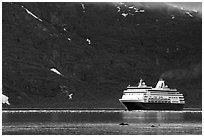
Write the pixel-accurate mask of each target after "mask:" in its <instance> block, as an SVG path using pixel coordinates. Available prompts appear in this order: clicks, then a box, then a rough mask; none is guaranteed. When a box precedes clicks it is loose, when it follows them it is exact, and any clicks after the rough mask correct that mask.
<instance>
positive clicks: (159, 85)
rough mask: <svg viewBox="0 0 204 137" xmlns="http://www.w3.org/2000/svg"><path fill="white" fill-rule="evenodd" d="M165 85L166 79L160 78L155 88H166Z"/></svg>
mask: <svg viewBox="0 0 204 137" xmlns="http://www.w3.org/2000/svg"><path fill="white" fill-rule="evenodd" d="M164 87H165V83H164V80H162V79H160V80H159V81H158V82H157V85H156V87H155V88H164Z"/></svg>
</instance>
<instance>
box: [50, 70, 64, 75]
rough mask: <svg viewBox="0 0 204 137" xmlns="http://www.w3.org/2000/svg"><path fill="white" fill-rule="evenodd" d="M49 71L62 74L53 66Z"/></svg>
mask: <svg viewBox="0 0 204 137" xmlns="http://www.w3.org/2000/svg"><path fill="white" fill-rule="evenodd" d="M50 71H52V72H54V73H56V74H58V75H61V76H63V75H62V74H61V73H60V72H59V71H58V70H57V69H55V68H51V69H50Z"/></svg>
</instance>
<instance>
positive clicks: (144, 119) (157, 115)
mask: <svg viewBox="0 0 204 137" xmlns="http://www.w3.org/2000/svg"><path fill="white" fill-rule="evenodd" d="M122 118H123V120H124V121H125V122H127V123H183V122H199V121H200V122H201V121H202V113H201V112H199V111H197V112H196V111H132V112H131V111H130V112H123V113H122Z"/></svg>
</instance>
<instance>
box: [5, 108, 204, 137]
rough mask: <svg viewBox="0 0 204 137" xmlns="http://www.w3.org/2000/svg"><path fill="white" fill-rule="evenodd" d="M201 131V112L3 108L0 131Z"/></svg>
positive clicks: (45, 132)
mask: <svg viewBox="0 0 204 137" xmlns="http://www.w3.org/2000/svg"><path fill="white" fill-rule="evenodd" d="M120 123H126V126H122V125H120ZM151 125H155V126H156V128H152V127H151ZM178 129H179V130H178ZM167 131H169V133H167ZM170 131H171V132H170ZM201 133H202V111H124V110H6V111H5V110H4V111H3V113H2V134H72V135H73V134H201Z"/></svg>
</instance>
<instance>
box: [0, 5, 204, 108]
mask: <svg viewBox="0 0 204 137" xmlns="http://www.w3.org/2000/svg"><path fill="white" fill-rule="evenodd" d="M140 78H142V79H144V80H145V81H146V84H148V85H152V86H155V85H156V83H157V80H158V79H159V78H164V79H165V80H166V83H167V85H168V86H169V87H171V88H177V89H178V90H179V92H181V93H183V94H184V96H185V99H186V106H185V107H198V106H201V104H202V18H201V16H200V13H199V12H197V11H194V10H192V11H191V10H185V9H181V8H178V7H173V6H170V5H168V4H162V3H161V6H159V7H158V6H153V5H152V4H151V3H88V2H87V3H80V2H78V3H70V2H69V3H43V2H40V3H36V2H34V3H30V2H29V3H20V2H19V3H10V2H3V3H2V79H3V82H2V85H3V94H4V95H6V96H8V97H9V102H10V104H11V105H10V106H5V107H68V108H75V107H77V108H79V107H80V108H83V107H87V108H95V107H107V108H111V107H112V108H113V107H114V108H117V107H118V108H119V107H120V108H122V107H123V106H122V105H121V104H120V103H119V101H118V99H119V98H121V96H122V92H123V90H124V88H126V86H127V85H129V84H130V85H136V84H137V82H138V81H139V79H140ZM70 93H72V94H73V95H72V99H69V95H70Z"/></svg>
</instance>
